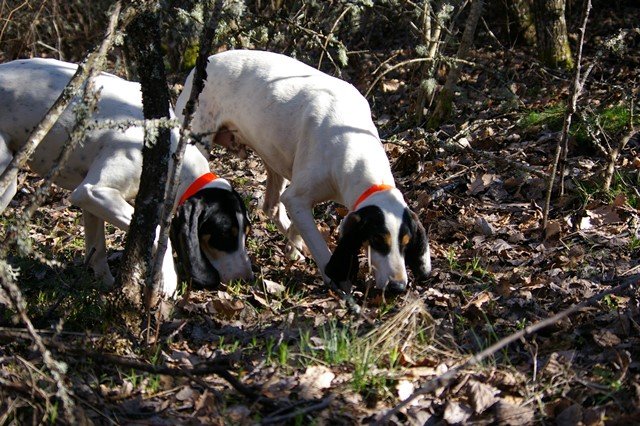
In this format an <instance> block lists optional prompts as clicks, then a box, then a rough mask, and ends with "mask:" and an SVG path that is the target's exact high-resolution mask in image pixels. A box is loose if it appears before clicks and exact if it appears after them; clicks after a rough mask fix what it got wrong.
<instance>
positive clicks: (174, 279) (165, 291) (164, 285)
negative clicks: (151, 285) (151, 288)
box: [158, 265, 178, 299]
mask: <svg viewBox="0 0 640 426" xmlns="http://www.w3.org/2000/svg"><path fill="white" fill-rule="evenodd" d="M165 266H167V267H164V268H162V278H160V283H159V285H158V292H159V293H160V296H161V297H163V298H165V299H169V298H174V297H176V291H177V289H178V275H177V274H176V271H175V269H174V268H173V265H170V266H171V267H168V266H169V265H165Z"/></svg>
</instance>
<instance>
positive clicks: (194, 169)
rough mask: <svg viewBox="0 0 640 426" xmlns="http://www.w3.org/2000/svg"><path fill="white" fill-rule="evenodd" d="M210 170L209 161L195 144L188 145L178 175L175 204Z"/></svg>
mask: <svg viewBox="0 0 640 426" xmlns="http://www.w3.org/2000/svg"><path fill="white" fill-rule="evenodd" d="M209 172H210V169H209V162H208V161H207V159H206V158H205V157H204V156H203V155H202V153H201V152H200V150H199V149H198V148H196V147H195V146H194V145H187V146H186V148H185V151H184V161H183V162H182V167H181V168H180V175H179V177H178V189H177V191H176V199H175V200H174V205H176V204H177V203H178V201H179V200H180V198H181V197H182V195H183V194H184V193H185V192H186V191H187V189H188V188H189V187H190V186H191V185H192V184H193V183H194V182H195V181H196V180H197V179H198V178H200V177H201V176H203V175H205V174H207V173H209Z"/></svg>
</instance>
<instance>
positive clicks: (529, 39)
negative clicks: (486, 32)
mask: <svg viewBox="0 0 640 426" xmlns="http://www.w3.org/2000/svg"><path fill="white" fill-rule="evenodd" d="M532 1H533V0H513V1H508V2H507V3H508V7H509V15H510V16H513V17H514V21H515V27H516V32H517V35H518V38H519V39H521V40H524V44H526V45H527V46H531V47H535V46H536V27H535V25H534V22H533V14H532V13H531V8H532Z"/></svg>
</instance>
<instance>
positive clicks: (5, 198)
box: [0, 132, 18, 213]
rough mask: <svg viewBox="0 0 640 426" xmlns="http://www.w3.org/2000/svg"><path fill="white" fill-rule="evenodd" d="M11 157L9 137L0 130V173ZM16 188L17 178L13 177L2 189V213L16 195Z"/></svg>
mask: <svg viewBox="0 0 640 426" xmlns="http://www.w3.org/2000/svg"><path fill="white" fill-rule="evenodd" d="M12 159H13V152H11V150H10V149H9V139H8V138H7V137H6V136H5V135H3V134H2V133H1V132H0V173H2V172H4V170H5V169H6V168H7V166H8V165H9V163H10V162H11V160H12ZM17 190H18V180H17V178H14V179H13V180H12V181H11V182H9V185H8V186H7V189H6V190H5V191H4V193H3V194H2V195H0V213H2V212H3V211H4V210H5V209H6V208H7V206H8V205H9V203H10V202H11V200H12V199H13V196H14V195H16V192H17Z"/></svg>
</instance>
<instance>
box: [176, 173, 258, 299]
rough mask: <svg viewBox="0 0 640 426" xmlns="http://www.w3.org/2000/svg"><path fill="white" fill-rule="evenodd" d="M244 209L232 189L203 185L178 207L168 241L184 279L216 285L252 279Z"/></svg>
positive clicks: (203, 285) (211, 285)
mask: <svg viewBox="0 0 640 426" xmlns="http://www.w3.org/2000/svg"><path fill="white" fill-rule="evenodd" d="M248 231H249V218H248V217H247V210H246V208H245V205H244V202H243V201H242V198H241V197H240V195H239V194H238V193H237V192H236V191H235V190H233V189H232V188H231V186H230V185H229V189H225V188H215V187H214V188H210V187H209V188H203V189H201V190H199V191H198V192H196V193H195V194H194V195H192V196H191V197H189V198H188V199H187V200H186V201H184V203H183V204H181V205H180V206H178V209H177V211H176V213H175V216H174V218H173V222H172V223H171V242H172V244H173V246H174V247H175V248H176V251H177V253H178V261H179V262H180V263H181V264H182V268H183V269H184V271H185V273H186V275H187V277H186V278H187V281H188V282H189V281H190V282H191V283H192V284H193V285H194V286H196V287H200V288H202V287H205V288H215V287H217V286H218V285H219V284H220V282H228V281H231V280H234V279H249V280H250V279H252V278H253V273H252V271H251V261H250V259H249V256H248V254H247V250H246V245H245V243H246V238H247V233H248Z"/></svg>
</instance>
